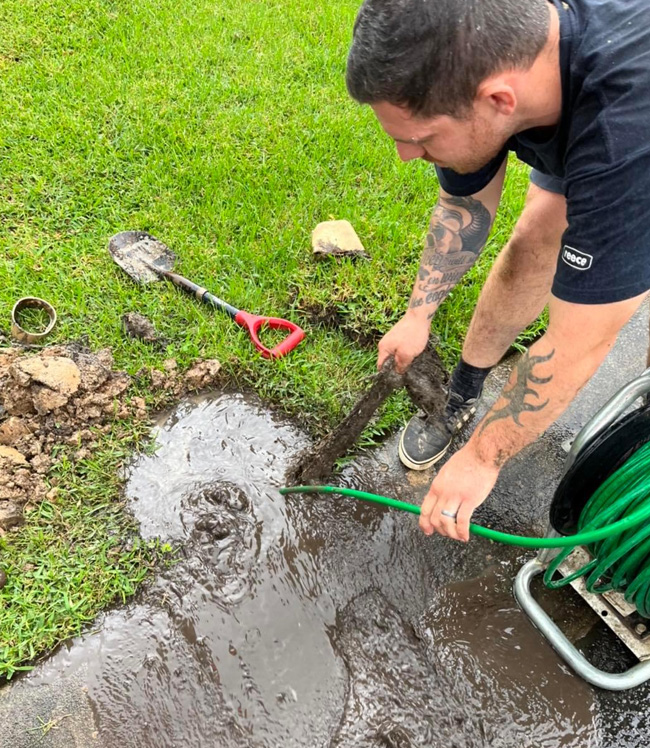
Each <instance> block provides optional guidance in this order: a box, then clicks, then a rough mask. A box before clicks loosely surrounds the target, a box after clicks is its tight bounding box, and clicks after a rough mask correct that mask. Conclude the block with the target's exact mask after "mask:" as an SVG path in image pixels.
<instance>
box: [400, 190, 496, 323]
mask: <svg viewBox="0 0 650 748" xmlns="http://www.w3.org/2000/svg"><path fill="white" fill-rule="evenodd" d="M491 224H492V218H491V216H490V211H489V210H488V209H487V208H486V207H485V206H484V205H483V203H481V202H480V201H479V200H476V199H475V198H473V197H444V198H442V197H441V198H440V200H439V202H438V206H437V207H436V209H435V211H434V213H433V216H432V217H431V223H430V225H429V232H428V233H427V238H426V246H425V248H424V252H423V253H422V260H421V262H420V269H419V270H418V278H417V281H416V284H415V288H414V289H413V294H412V296H411V301H410V304H409V306H410V307H411V309H414V308H416V307H420V306H422V305H423V304H435V308H434V309H433V311H432V312H431V313H430V314H429V315H428V317H429V319H431V317H433V315H434V313H435V310H436V309H437V307H438V306H439V305H440V303H441V302H442V300H443V299H444V298H445V297H446V296H447V294H448V293H449V292H450V291H451V289H452V288H453V287H454V286H455V285H456V283H458V281H459V280H460V279H461V278H462V277H463V275H464V274H465V273H466V272H467V271H468V270H469V269H470V268H471V267H472V265H473V264H474V263H475V262H476V258H477V257H478V256H479V254H480V252H481V250H482V249H483V246H484V245H485V242H486V240H487V238H488V234H489V233H490V226H491Z"/></svg>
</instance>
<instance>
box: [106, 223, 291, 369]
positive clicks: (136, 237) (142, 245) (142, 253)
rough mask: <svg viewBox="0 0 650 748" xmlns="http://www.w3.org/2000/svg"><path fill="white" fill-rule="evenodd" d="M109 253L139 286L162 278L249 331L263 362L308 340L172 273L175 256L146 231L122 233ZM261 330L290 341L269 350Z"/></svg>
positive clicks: (284, 324)
mask: <svg viewBox="0 0 650 748" xmlns="http://www.w3.org/2000/svg"><path fill="white" fill-rule="evenodd" d="M108 251H109V252H110V254H111V257H112V258H113V261H114V262H116V263H117V264H118V265H119V266H120V267H121V268H122V270H124V271H125V272H126V273H128V274H129V275H130V276H131V278H133V280H134V281H136V282H137V283H153V282H155V281H159V280H162V279H163V278H164V279H166V280H169V281H171V282H172V283H173V284H174V285H175V286H178V287H179V288H182V289H183V290H184V291H187V292H188V293H191V294H192V295H193V296H196V298H197V299H199V301H203V302H205V303H206V304H210V305H211V306H214V307H216V308H217V309H221V311H223V312H225V313H226V314H227V315H229V316H230V317H231V319H233V320H234V321H235V322H236V323H237V324H238V325H240V326H241V327H245V328H246V329H247V330H248V334H249V335H250V338H251V340H252V341H253V345H254V346H255V347H256V348H257V350H258V351H259V352H260V353H261V354H262V356H264V358H281V357H282V356H286V354H287V353H289V351H292V350H293V349H294V348H295V347H296V346H297V345H298V343H300V341H301V340H302V339H303V338H304V337H305V333H304V331H303V330H301V329H300V327H298V325H296V324H294V323H293V322H289V321H288V320H286V319H279V318H277V317H262V316H259V315H257V314H250V313H249V312H244V311H243V310H241V309H237V308H235V307H234V306H232V305H231V304H228V303H227V302H226V301H223V300H222V299H219V298H218V297H216V296H214V295H213V294H211V293H210V292H209V291H208V290H207V289H205V288H203V287H202V286H199V285H197V284H196V283H192V281H190V280H188V279H187V278H184V277H183V276H182V275H178V274H177V273H173V272H172V270H173V268H174V263H175V262H176V255H175V254H174V253H173V252H172V251H171V249H169V247H168V246H167V245H165V244H163V243H162V242H160V241H158V239H156V238H155V237H153V236H151V234H147V233H145V232H144V231H122V232H121V233H119V234H115V236H113V237H111V239H110V240H109V242H108ZM262 327H270V328H272V329H274V330H286V331H287V332H288V333H289V334H288V335H287V337H286V338H285V339H284V340H283V341H282V342H280V343H278V345H276V346H275V347H274V348H266V347H265V346H264V345H263V344H262V342H261V341H260V339H259V337H258V333H259V331H260V329H261V328H262Z"/></svg>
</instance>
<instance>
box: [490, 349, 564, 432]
mask: <svg viewBox="0 0 650 748" xmlns="http://www.w3.org/2000/svg"><path fill="white" fill-rule="evenodd" d="M554 355H555V349H553V350H552V351H551V352H550V353H549V354H547V355H546V356H531V355H530V352H526V354H525V355H524V356H522V357H521V359H520V360H519V361H518V363H517V367H516V377H517V379H516V381H515V382H514V384H513V385H512V386H511V387H510V389H508V390H504V391H503V392H502V393H501V397H503V399H504V400H507V401H508V402H507V405H504V406H503V408H498V409H497V410H493V412H492V415H490V416H487V417H486V418H485V420H484V421H483V423H482V425H481V430H480V431H479V436H480V435H481V434H482V433H483V432H484V431H485V429H486V428H487V427H488V426H489V425H490V424H491V423H494V422H495V421H500V420H502V419H504V418H512V420H513V421H514V422H515V423H516V424H517V426H522V427H523V424H522V422H521V421H520V420H519V419H520V416H521V414H522V413H537V412H539V411H540V410H543V409H544V408H545V407H546V406H547V405H548V402H549V401H548V400H544V402H543V403H537V404H535V403H531V402H526V398H527V397H535V398H537V399H538V400H539V397H540V395H539V392H538V391H537V390H536V389H535V388H534V387H533V385H540V384H548V383H549V382H550V381H551V380H552V379H553V376H552V375H551V376H548V377H540V376H537V375H536V374H533V369H534V368H535V366H537V365H538V364H542V363H545V362H546V361H550V360H551V359H552V358H553V356H554Z"/></svg>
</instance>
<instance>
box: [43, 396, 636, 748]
mask: <svg viewBox="0 0 650 748" xmlns="http://www.w3.org/2000/svg"><path fill="white" fill-rule="evenodd" d="M157 441H158V445H159V448H158V449H157V451H156V453H155V455H153V456H148V457H140V458H139V459H138V460H137V461H136V463H135V464H134V465H133V466H132V469H131V471H130V477H129V481H128V486H127V493H128V496H129V498H130V502H131V505H132V508H133V511H134V512H135V514H136V516H137V518H138V519H139V521H140V524H141V530H142V534H143V535H144V536H145V537H153V536H159V537H161V538H163V539H166V540H169V541H170V542H174V543H177V544H178V545H179V548H180V549H181V555H180V561H179V563H178V564H177V565H175V566H174V567H173V568H171V569H168V570H165V571H163V572H162V573H161V574H160V575H159V576H158V578H157V579H156V580H155V582H153V583H152V584H151V585H150V587H149V588H148V590H147V591H146V592H145V593H144V594H142V595H141V596H140V597H139V598H138V602H137V603H135V604H131V605H129V606H127V607H125V608H122V609H118V610H115V611H113V612H111V613H109V614H107V615H106V616H104V617H103V619H101V620H100V621H98V622H97V624H96V625H95V626H94V629H93V631H92V632H91V633H89V634H88V635H86V636H85V637H83V638H82V639H80V640H78V641H76V642H74V643H73V644H72V646H70V647H69V648H67V649H66V650H64V651H62V652H59V653H58V654H57V655H56V656H55V657H53V658H51V659H50V660H49V661H48V662H47V663H46V664H45V665H44V666H42V667H40V668H39V669H38V670H37V671H36V672H35V673H34V674H33V675H32V676H31V677H30V678H29V679H28V680H29V682H30V684H31V685H33V686H43V685H45V684H47V683H59V682H60V678H61V674H62V673H65V675H66V677H72V676H73V675H75V674H76V675H77V676H80V677H81V678H82V680H83V682H84V683H85V689H86V690H85V693H84V695H83V696H82V698H85V699H87V700H88V701H89V702H90V704H91V706H92V710H93V714H94V721H95V726H96V737H95V738H94V739H93V743H92V744H93V745H99V746H103V747H104V748H114V747H117V746H119V747H120V748H131V747H133V748H136V747H137V748H148V747H151V748H154V747H155V748H167V747H169V748H172V747H175V746H188V747H189V748H202V747H203V746H205V747H206V748H215V747H220V746H224V747H226V746H227V747H230V746H232V747H233V748H238V747H239V746H250V747H251V748H252V747H254V748H267V747H268V748H270V747H273V748H276V747H279V746H283V747H285V746H286V747H287V748H292V747H296V748H298V747H300V748H319V747H321V746H322V747H323V748H326V747H328V746H330V747H331V748H343V747H347V746H359V747H361V748H366V747H367V748H386V747H388V748H391V747H392V748H411V747H415V746H418V747H419V746H427V747H429V746H431V747H432V748H437V747H438V746H441V747H442V746H444V747H445V748H473V747H474V746H476V747H478V746H480V747H484V746H490V747H495V748H499V747H501V746H503V747H504V748H505V747H506V746H508V747H510V746H513V747H515V746H516V748H525V747H527V746H530V747H531V748H532V747H533V746H534V747H535V748H556V747H559V746H576V747H578V746H580V748H585V747H586V746H596V745H605V743H603V742H601V739H600V738H599V734H600V726H599V725H600V718H599V705H598V703H597V701H596V696H595V695H594V691H593V690H592V689H590V688H589V687H587V686H586V685H585V684H583V683H582V682H581V681H579V680H578V679H576V678H575V677H573V676H572V675H570V674H569V673H568V672H567V671H566V669H565V668H564V667H563V666H562V665H561V664H560V663H559V661H558V660H557V658H556V657H555V655H554V654H553V653H552V651H551V650H550V649H549V648H548V647H547V646H546V645H545V644H544V642H543V641H542V640H541V638H540V636H539V635H538V634H537V633H536V632H535V631H534V629H533V628H532V626H531V625H530V624H529V623H528V622H527V621H526V620H525V618H524V617H523V615H522V614H521V613H520V612H519V610H518V609H517V608H516V606H515V603H514V601H513V598H512V594H511V582H512V578H513V577H514V575H515V573H516V571H517V569H518V567H519V565H520V563H521V561H522V559H521V558H520V557H519V556H518V555H517V552H515V551H512V550H507V549H503V548H500V547H497V546H493V545H491V544H488V543H484V542H483V541H480V540H478V539H474V540H473V541H472V543H471V544H470V546H469V547H466V546H461V545H460V544H455V543H453V542H451V541H443V540H440V539H438V540H434V541H432V540H431V539H426V538H424V537H423V536H422V535H421V534H420V533H419V531H418V530H417V527H416V523H415V520H414V518H413V517H412V516H411V515H405V514H398V513H395V512H388V511H385V510H383V509H380V508H377V507H371V506H368V505H364V504H360V503H358V502H353V501H350V500H344V499H332V498H325V499H323V498H305V497H288V498H286V499H285V498H283V497H281V496H280V495H279V494H278V493H277V488H278V487H279V486H280V485H283V475H284V471H285V469H286V467H287V465H288V463H289V461H290V459H291V458H292V457H293V456H294V455H295V454H296V451H297V450H299V449H300V448H303V447H304V446H305V444H306V441H305V438H304V436H303V435H301V434H299V433H297V432H296V431H295V429H294V428H293V427H291V426H290V425H289V424H287V423H285V422H283V421H280V420H278V419H275V418H273V417H272V416H270V415H269V414H268V413H267V412H266V411H264V410H262V409H261V408H260V407H259V406H258V405H257V404H256V403H255V402H250V401H246V400H245V399H244V398H242V397H241V396H232V395H223V396H220V397H217V398H215V399H214V400H201V401H194V402H188V403H185V404H184V405H182V406H181V407H180V408H179V409H178V410H177V411H175V412H174V413H173V414H171V415H170V416H169V417H168V418H167V419H166V420H165V421H164V423H162V424H161V427H160V429H159V432H158V435H157ZM392 470H393V469H392V468H391V467H389V465H388V464H385V463H384V462H382V457H381V455H379V456H376V457H368V458H365V459H363V460H361V461H359V462H357V463H356V464H355V465H353V466H350V467H349V468H348V469H347V470H346V472H345V474H344V481H345V483H346V484H347V485H349V486H352V487H363V488H365V489H366V490H370V491H375V492H383V493H388V494H392V495H396V496H401V497H402V498H406V497H407V496H411V497H412V498H413V497H414V491H413V489H410V487H409V486H408V484H406V483H405V482H404V481H403V479H401V478H400V476H399V475H398V474H397V473H396V474H395V475H393V472H392ZM611 745H615V743H611ZM629 745H633V743H629ZM639 745H641V744H639Z"/></svg>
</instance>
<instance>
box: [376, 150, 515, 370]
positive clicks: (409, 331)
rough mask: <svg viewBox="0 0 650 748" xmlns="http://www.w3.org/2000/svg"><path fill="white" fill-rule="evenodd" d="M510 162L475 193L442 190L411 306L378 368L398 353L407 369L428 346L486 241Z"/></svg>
mask: <svg viewBox="0 0 650 748" xmlns="http://www.w3.org/2000/svg"><path fill="white" fill-rule="evenodd" d="M505 166H506V165H505V162H504V164H503V166H502V168H501V169H500V171H499V173H498V174H497V176H495V178H494V179H493V180H492V182H491V183H490V184H489V185H488V186H487V187H486V188H485V189H484V190H481V192H478V193H476V194H475V195H472V196H469V197H453V196H452V195H449V194H447V193H446V192H444V190H440V195H439V198H438V204H437V206H436V208H435V210H434V212H433V215H432V217H431V222H430V224H429V231H428V233H427V237H426V242H425V247H424V251H423V253H422V258H421V260H420V267H419V269H418V275H417V278H416V281H415V285H414V287H413V292H412V294H411V299H410V301H409V307H408V310H407V312H406V314H405V315H404V317H403V318H402V319H401V320H400V321H399V322H398V323H397V324H396V325H395V326H394V327H393V328H392V329H391V330H390V331H389V332H388V333H387V334H386V335H385V336H384V338H383V339H382V340H381V342H380V343H379V355H378V358H377V367H378V368H381V365H382V364H383V362H384V360H385V359H386V358H387V357H388V356H390V355H393V356H395V363H396V366H397V369H398V371H404V370H405V369H407V368H408V366H409V365H410V363H411V361H412V360H413V359H414V358H415V356H417V355H418V354H419V353H421V352H422V351H423V350H424V347H425V346H426V343H427V340H428V338H429V327H430V325H431V319H432V318H433V316H434V314H435V313H436V310H437V309H438V307H439V306H440V304H441V303H442V301H443V300H444V299H445V297H446V296H447V294H448V293H449V292H450V291H451V289H452V288H453V287H454V286H455V285H456V283H458V281H459V280H460V279H461V278H462V277H463V275H464V274H465V273H466V272H467V271H468V270H469V269H470V268H471V267H472V265H473V264H474V263H475V262H476V259H477V257H478V256H479V254H480V253H481V250H482V249H483V247H484V245H485V242H486V240H487V238H488V234H489V233H490V228H491V226H492V221H493V220H494V216H495V213H496V210H497V207H498V204H499V198H500V196H501V187H502V185H503V177H504V174H505Z"/></svg>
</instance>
